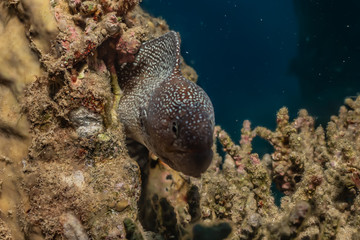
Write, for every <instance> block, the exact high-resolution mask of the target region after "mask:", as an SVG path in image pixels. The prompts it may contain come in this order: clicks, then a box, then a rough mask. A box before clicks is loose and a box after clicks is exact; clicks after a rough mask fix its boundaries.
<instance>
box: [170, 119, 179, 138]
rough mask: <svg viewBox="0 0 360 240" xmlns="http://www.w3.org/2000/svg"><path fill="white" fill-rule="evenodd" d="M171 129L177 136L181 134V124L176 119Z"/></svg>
mask: <svg viewBox="0 0 360 240" xmlns="http://www.w3.org/2000/svg"><path fill="white" fill-rule="evenodd" d="M171 130H172V131H173V133H174V134H175V136H176V137H178V136H179V126H178V124H177V122H176V121H173V123H172V128H171Z"/></svg>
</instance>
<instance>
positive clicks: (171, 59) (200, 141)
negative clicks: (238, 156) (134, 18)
mask: <svg viewBox="0 0 360 240" xmlns="http://www.w3.org/2000/svg"><path fill="white" fill-rule="evenodd" d="M118 77H119V85H120V87H121V89H122V90H123V92H124V96H123V97H122V98H121V100H120V104H119V108H118V118H119V120H120V121H121V122H122V123H123V124H124V126H125V131H126V134H127V136H128V137H130V138H132V139H134V140H136V141H137V142H139V143H141V144H143V145H144V146H146V147H147V149H148V150H149V151H150V152H152V153H154V154H155V155H157V156H158V157H159V158H160V159H161V160H162V161H164V162H165V163H166V164H168V165H169V166H170V167H172V168H173V169H175V170H177V171H181V172H183V173H184V174H186V175H190V176H194V177H199V176H200V175H201V173H203V172H204V171H205V170H206V169H207V168H208V166H209V165H210V163H211V160H212V157H213V152H212V149H211V147H212V145H213V130H214V122H215V116H214V109H213V105H212V103H211V101H210V99H209V97H208V96H207V94H206V93H205V92H204V90H203V89H201V88H200V87H199V86H198V85H196V84H195V83H193V82H191V81H189V80H187V79H186V78H185V77H184V76H183V75H182V74H181V71H180V38H179V36H178V34H177V33H176V32H173V31H171V32H168V33H166V34H164V35H163V36H161V37H159V38H156V39H154V40H150V41H147V42H145V43H143V45H142V46H141V48H140V50H139V53H138V54H137V56H136V59H135V62H133V63H126V64H123V65H122V66H120V67H119V68H118Z"/></svg>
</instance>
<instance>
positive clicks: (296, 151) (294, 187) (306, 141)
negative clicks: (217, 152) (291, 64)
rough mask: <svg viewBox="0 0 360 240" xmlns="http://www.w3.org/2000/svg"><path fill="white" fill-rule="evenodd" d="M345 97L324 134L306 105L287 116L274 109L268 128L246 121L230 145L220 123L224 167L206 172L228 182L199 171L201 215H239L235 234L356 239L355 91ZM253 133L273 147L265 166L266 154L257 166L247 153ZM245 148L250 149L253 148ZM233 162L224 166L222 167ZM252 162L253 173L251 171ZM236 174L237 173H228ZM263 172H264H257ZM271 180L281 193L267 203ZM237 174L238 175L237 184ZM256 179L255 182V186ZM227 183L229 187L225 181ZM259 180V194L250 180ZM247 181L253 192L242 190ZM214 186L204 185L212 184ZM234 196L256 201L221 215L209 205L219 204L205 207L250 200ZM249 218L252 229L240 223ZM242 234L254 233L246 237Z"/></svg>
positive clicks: (359, 118) (357, 107) (357, 104)
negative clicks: (274, 124)
mask: <svg viewBox="0 0 360 240" xmlns="http://www.w3.org/2000/svg"><path fill="white" fill-rule="evenodd" d="M345 103H346V106H342V107H341V108H340V113H339V116H337V117H335V116H334V117H332V118H331V121H330V122H329V124H328V127H327V131H326V132H325V131H324V130H323V128H322V127H321V126H319V127H317V128H316V129H315V128H314V119H313V118H312V117H310V116H309V115H308V113H307V112H306V111H305V110H300V111H299V115H298V117H297V118H296V119H295V120H294V121H292V122H289V116H288V111H287V109H286V108H282V109H280V111H279V112H278V114H277V128H276V130H275V131H274V132H273V131H271V130H269V129H266V128H264V127H257V128H255V129H254V130H253V131H250V130H249V128H248V127H247V126H248V125H249V123H248V122H247V121H245V122H244V128H243V130H242V136H241V137H242V140H241V141H240V145H235V144H234V143H233V142H232V141H231V139H230V138H229V137H228V135H227V134H226V133H225V132H224V131H222V130H220V129H219V128H218V129H217V132H216V133H217V136H218V138H219V140H220V143H221V144H222V145H223V146H224V150H225V152H226V153H227V154H228V155H227V157H226V158H225V163H224V164H223V169H222V170H219V169H218V168H217V170H214V169H211V170H212V171H213V173H212V177H213V178H214V175H215V176H217V175H220V176H221V181H225V179H226V180H228V179H229V180H230V181H229V180H228V181H229V182H225V183H224V184H220V183H219V182H216V180H215V181H214V180H211V181H210V177H209V180H206V179H207V178H206V177H207V174H205V176H204V178H203V179H202V182H203V188H202V192H203V196H202V209H203V211H205V213H204V214H203V218H207V216H212V215H214V214H215V215H217V216H216V217H217V218H219V217H220V218H224V217H223V216H227V215H228V216H229V215H231V216H234V215H236V214H237V215H240V216H242V217H241V220H240V221H235V220H234V219H231V220H232V222H234V223H235V224H236V225H237V227H235V229H236V230H237V232H236V234H235V235H234V236H233V239H239V238H240V239H248V238H249V237H251V238H252V239H264V238H265V239H356V237H357V235H358V234H359V229H358V224H359V199H360V198H359V175H358V174H359V170H358V169H359V167H360V159H359V157H358V156H359V154H360V153H359V146H358V145H359V134H360V132H359V128H358V125H359V121H360V115H359V112H360V97H358V98H357V99H356V100H352V99H346V101H345ZM255 135H258V136H260V137H262V138H264V139H266V140H267V141H269V142H270V143H271V144H272V145H273V146H274V153H272V154H271V159H270V161H271V165H270V168H269V169H268V171H266V170H265V169H264V167H265V165H267V164H266V163H267V162H268V161H269V159H266V158H269V157H268V156H267V155H266V156H264V158H265V159H263V161H262V162H263V165H264V166H263V165H262V164H260V162H259V161H258V160H257V158H256V155H255V154H250V153H249V152H248V151H245V149H246V144H245V143H244V139H252V138H253V137H254V136H255ZM245 142H246V141H245ZM249 149H250V150H251V146H250V148H249ZM229 160H230V164H229ZM250 160H252V161H250ZM254 160H255V161H254ZM231 164H232V166H231V167H230V171H229V168H228V166H229V165H231ZM256 166H257V167H256ZM253 168H256V171H251V169H253ZM211 170H210V172H211ZM235 170H237V172H236V171H235ZM235 172H236V173H235ZM234 173H235V174H236V175H231V174H234ZM261 173H263V174H264V177H261ZM267 173H270V174H267ZM246 174H249V175H251V178H244V175H245V176H246ZM230 176H231V177H230ZM270 178H272V179H273V181H274V182H275V183H276V184H277V186H278V187H279V189H280V190H281V191H283V192H284V193H285V194H286V195H287V196H285V197H283V198H282V202H281V206H280V208H279V209H278V208H277V207H276V206H275V205H274V202H273V201H264V199H266V200H269V199H272V197H271V192H270V191H269V187H270V180H269V179H270ZM215 179H217V177H216V178H215ZM239 179H243V181H242V182H235V181H239ZM254 180H257V181H258V184H254ZM214 182H215V183H214ZM250 183H252V184H251V185H250ZM261 183H262V184H261ZM211 184H215V185H218V186H220V187H218V188H219V193H216V191H215V192H211V191H210V190H209V189H207V188H209V186H211ZM231 184H234V185H235V186H234V187H231ZM261 185H263V189H262V191H261V192H260V191H258V189H257V187H256V186H261ZM249 186H251V187H252V188H250V190H251V191H250V192H249V193H246V192H245V191H244V190H247V189H246V188H245V187H247V188H248V189H249ZM236 187H237V188H240V187H242V188H241V190H242V191H239V190H237V191H235V192H234V193H232V194H231V189H232V188H233V189H235V188H236ZM216 188H217V187H214V186H213V187H210V189H211V190H213V189H216ZM220 189H221V190H220ZM224 189H225V191H224ZM222 191H224V192H222ZM220 192H222V193H220ZM239 194H244V195H245V196H248V197H249V196H255V203H256V204H253V206H254V207H252V208H250V209H249V208H248V209H246V208H245V211H244V210H243V209H244V207H243V208H241V210H235V209H234V208H229V209H226V208H223V210H222V216H219V214H218V212H217V211H214V209H217V208H216V205H215V206H211V205H210V204H214V203H215V204H216V203H218V202H219V200H222V201H223V202H225V203H232V204H233V203H234V202H236V203H237V205H240V204H241V203H242V204H243V206H247V207H249V206H251V204H250V203H251V202H248V201H247V202H246V204H244V202H245V200H244V199H243V200H241V198H240V199H238V200H237V201H234V199H233V198H230V200H229V195H230V196H239ZM211 199H214V200H211ZM209 205H210V207H209ZM240 206H241V205H240ZM260 206H261V207H260ZM218 209H220V208H219V207H218ZM262 209H266V210H262ZM234 211H235V213H234ZM206 213H207V214H206ZM250 216H257V218H254V217H253V219H256V220H257V221H256V222H257V223H258V224H257V225H255V226H257V228H254V227H253V228H252V229H251V228H249V226H247V225H246V223H247V221H246V218H248V219H250ZM249 229H251V230H252V231H249ZM254 229H255V231H254ZM244 232H247V233H251V234H252V235H244Z"/></svg>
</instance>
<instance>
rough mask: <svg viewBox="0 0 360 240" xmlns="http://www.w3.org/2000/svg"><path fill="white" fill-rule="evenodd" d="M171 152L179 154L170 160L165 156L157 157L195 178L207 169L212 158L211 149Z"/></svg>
mask: <svg viewBox="0 0 360 240" xmlns="http://www.w3.org/2000/svg"><path fill="white" fill-rule="evenodd" d="M173 153H175V154H174V155H179V156H177V157H176V158H175V159H172V160H170V158H169V157H165V156H159V158H160V159H161V160H162V161H163V162H164V163H166V164H167V165H169V166H170V167H171V168H172V169H174V170H176V171H178V172H182V173H184V174H185V175H188V176H192V177H196V178H198V177H200V176H201V174H202V173H204V172H205V171H206V170H207V169H208V167H209V166H210V164H211V161H212V158H213V152H212V150H209V151H192V152H188V151H180V152H179V151H174V152H173Z"/></svg>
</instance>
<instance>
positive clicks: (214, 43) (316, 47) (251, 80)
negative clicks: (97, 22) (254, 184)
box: [140, 0, 360, 153]
mask: <svg viewBox="0 0 360 240" xmlns="http://www.w3.org/2000/svg"><path fill="white" fill-rule="evenodd" d="M140 5H141V6H142V7H143V8H144V9H145V10H146V11H148V12H149V13H150V14H152V15H153V16H155V17H163V18H164V19H166V21H167V23H168V24H169V26H170V28H171V29H173V30H175V31H178V32H180V34H181V39H182V44H181V45H182V46H181V47H182V55H183V57H184V58H185V61H186V62H187V63H188V64H190V65H191V66H193V67H194V68H195V70H196V71H197V73H198V75H199V80H198V83H199V84H200V85H201V86H202V87H203V88H204V89H205V91H206V92H207V93H208V95H209V96H210V98H211V99H212V101H213V104H214V108H215V112H216V123H217V124H219V125H221V126H222V127H224V128H225V129H227V130H228V132H229V134H230V135H231V136H232V138H233V139H234V140H237V139H239V136H240V129H241V125H242V122H243V120H245V119H249V120H250V121H251V123H252V125H253V126H259V125H261V126H266V127H268V128H271V129H273V128H275V126H276V120H275V114H276V112H277V111H278V110H279V108H281V107H282V106H286V107H288V108H289V112H290V116H291V117H295V116H296V115H297V112H298V110H299V109H302V108H306V109H307V110H308V111H309V114H310V115H312V116H314V117H315V119H316V124H317V125H319V124H322V125H323V126H324V127H325V126H326V124H327V122H328V121H329V118H330V116H331V115H336V114H337V113H338V109H339V106H340V105H342V104H343V101H344V98H345V97H348V96H356V95H357V94H358V92H359V89H360V81H359V75H360V68H359V66H360V33H359V31H360V28H359V27H360V26H359V23H360V18H359V17H358V15H357V13H358V12H359V8H360V3H358V2H357V1H355V0H354V1H350V0H349V1H345V2H343V1H340V0H338V1H336V0H332V1H329V0H318V1H310V0H305V1H304V0H293V1H288V0H272V1H269V0H252V1H243V0H228V1H204V0H199V1H191V0H182V1H176V0H143V1H142V3H141V4H140ZM254 148H255V150H254V151H255V152H258V153H265V152H271V150H272V149H271V147H270V145H268V144H267V143H265V141H263V140H259V139H258V138H256V139H255V141H254Z"/></svg>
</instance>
